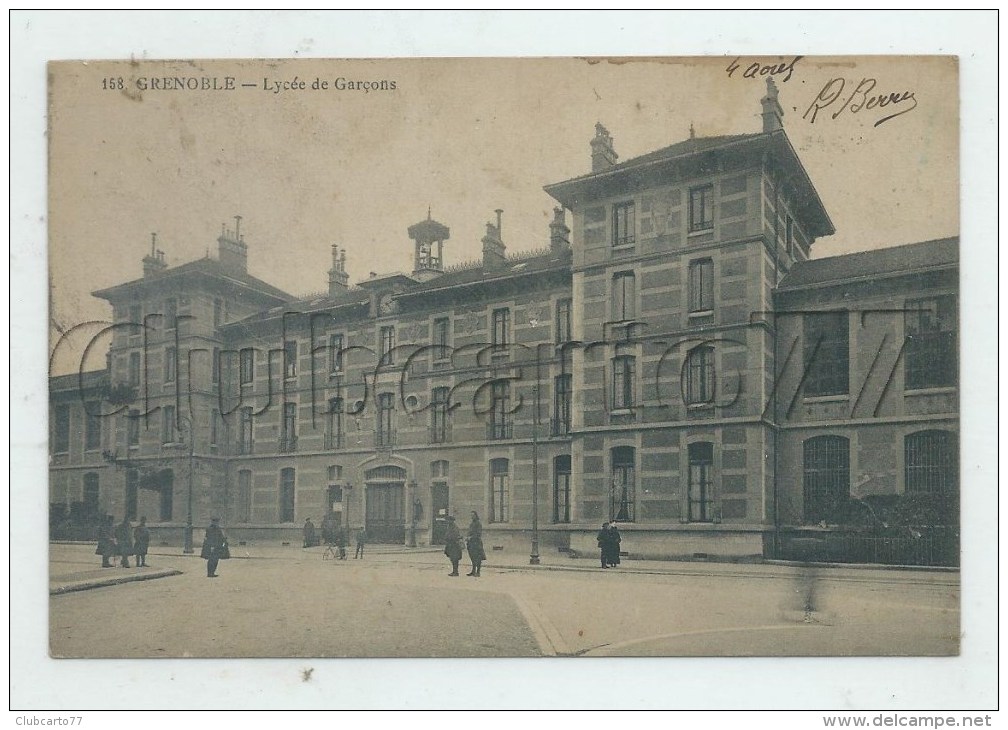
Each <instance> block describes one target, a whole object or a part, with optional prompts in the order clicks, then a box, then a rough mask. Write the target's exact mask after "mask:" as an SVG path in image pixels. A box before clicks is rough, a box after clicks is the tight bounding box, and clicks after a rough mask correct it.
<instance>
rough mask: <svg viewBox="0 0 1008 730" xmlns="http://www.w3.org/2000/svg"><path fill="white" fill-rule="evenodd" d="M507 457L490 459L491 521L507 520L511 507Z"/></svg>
mask: <svg viewBox="0 0 1008 730" xmlns="http://www.w3.org/2000/svg"><path fill="white" fill-rule="evenodd" d="M508 470H509V464H508V460H507V459H491V460H490V521H491V522H507V521H508V518H509V509H510V503H509V500H510V494H509V493H510V484H509V481H510V476H509V474H508Z"/></svg>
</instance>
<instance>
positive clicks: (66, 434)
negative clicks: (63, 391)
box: [53, 406, 70, 454]
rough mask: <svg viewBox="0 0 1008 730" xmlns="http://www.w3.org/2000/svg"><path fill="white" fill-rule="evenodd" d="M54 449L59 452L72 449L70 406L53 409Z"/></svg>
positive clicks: (66, 451)
mask: <svg viewBox="0 0 1008 730" xmlns="http://www.w3.org/2000/svg"><path fill="white" fill-rule="evenodd" d="M53 451H54V452H56V453H57V454H66V453H69V451H70V406H56V407H55V408H54V409H53Z"/></svg>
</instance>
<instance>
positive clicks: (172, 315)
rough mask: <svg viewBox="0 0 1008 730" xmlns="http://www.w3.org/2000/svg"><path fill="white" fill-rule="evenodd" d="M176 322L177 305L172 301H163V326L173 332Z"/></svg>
mask: <svg viewBox="0 0 1008 730" xmlns="http://www.w3.org/2000/svg"><path fill="white" fill-rule="evenodd" d="M177 321H178V303H177V302H176V301H175V300H174V299H168V300H167V301H165V306H164V326H165V329H166V330H174V329H175V327H176V326H177V325H176V322H177Z"/></svg>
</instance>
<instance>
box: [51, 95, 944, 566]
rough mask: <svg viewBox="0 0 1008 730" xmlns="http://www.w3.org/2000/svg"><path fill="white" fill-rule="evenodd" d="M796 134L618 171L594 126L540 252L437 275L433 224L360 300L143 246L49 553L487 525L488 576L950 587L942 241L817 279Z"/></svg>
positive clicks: (61, 494)
mask: <svg viewBox="0 0 1008 730" xmlns="http://www.w3.org/2000/svg"><path fill="white" fill-rule="evenodd" d="M782 117H783V112H782V111H781V107H780V105H779V104H778V101H777V95H776V89H775V88H773V86H772V84H769V85H768V89H767V94H766V96H765V97H764V98H763V99H762V129H760V130H758V131H753V132H749V133H742V134H736V135H730V136H718V137H694V136H693V135H692V134H691V135H690V137H689V138H688V139H685V140H683V141H680V142H677V143H675V144H672V145H670V146H668V147H665V148H663V149H659V150H655V151H653V152H651V153H648V154H645V155H643V156H640V157H636V158H633V159H628V160H624V161H620V160H619V159H618V156H617V153H616V151H615V145H614V141H613V139H612V137H611V136H610V134H609V132H608V131H607V130H606V129H605V127H603V126H602V125H596V128H595V135H594V138H592V139H591V140H590V145H589V150H586V163H587V162H588V161H589V159H588V154H587V153H588V152H589V151H590V169H589V170H588V171H587V172H585V174H583V175H581V176H578V177H575V178H572V179H569V180H564V181H562V182H557V183H554V184H550V185H546V187H545V190H546V192H547V193H548V194H549V195H551V196H552V197H553V198H554V199H555V200H556V204H557V206H556V208H555V215H554V219H553V221H552V223H550V225H549V230H548V231H545V230H544V231H543V238H542V241H541V243H540V242H537V241H521V242H513V243H512V242H508V244H507V245H506V244H505V241H507V239H508V237H507V234H506V221H505V220H504V219H503V218H502V215H501V211H497V212H496V215H490V216H489V217H491V221H490V222H489V223H488V224H487V226H486V235H485V236H484V237H483V239H482V257H481V258H480V259H479V260H478V261H474V262H471V263H468V264H461V265H455V266H452V267H445V265H444V248H445V246H449V245H451V240H450V229H449V228H448V226H446V225H444V224H442V223H440V222H438V221H437V220H434V218H433V217H432V216H431V214H430V213H428V215H427V216H426V218H425V219H423V220H420V221H419V222H418V223H416V224H415V225H413V226H411V227H410V228H409V229H408V231H407V232H406V233H407V235H408V240H409V242H410V244H408V245H411V246H412V250H413V254H414V257H413V260H414V266H413V270H412V271H411V272H409V273H386V274H372V275H371V276H370V277H369V278H366V279H364V280H361V281H357V282H355V283H353V284H351V282H350V280H349V275H348V273H347V271H346V270H345V252H344V251H341V250H340V249H339V248H337V247H335V246H334V247H333V248H332V268H331V269H330V270H329V272H328V291H327V292H326V293H324V294H320V295H318V296H315V297H310V298H296V297H294V296H291V295H289V294H287V293H285V292H283V291H280V290H279V289H277V288H276V287H274V286H272V285H270V284H268V283H266V282H264V281H262V280H260V279H258V278H256V277H254V276H252V275H250V274H249V273H248V267H247V258H248V256H249V252H250V248H251V249H253V250H252V253H253V255H254V245H252V246H250V245H249V244H246V242H245V237H244V234H243V233H242V231H241V219H240V218H236V220H235V224H234V227H233V228H232V229H228V228H224V229H222V231H221V233H220V236H219V237H218V239H217V255H216V256H214V257H211V256H208V257H206V258H203V259H200V260H197V261H191V262H188V263H184V264H181V265H178V266H172V267H169V266H167V264H166V260H165V255H164V253H163V252H162V251H160V250H158V248H157V243H156V241H155V242H152V244H151V246H150V251H149V253H148V254H147V255H146V256H145V257H144V258H143V261H142V266H143V276H142V277H140V278H137V279H135V280H132V281H128V282H124V283H121V284H119V285H116V286H112V287H110V288H107V289H103V290H101V291H97V292H95V296H97V297H100V298H102V299H104V300H106V301H107V302H108V303H109V305H110V307H111V310H112V313H113V322H114V325H113V327H112V329H111V332H112V340H111V347H110V349H109V352H108V355H107V368H106V369H105V370H102V371H91V372H84V373H80V374H73V375H66V376H58V377H53V378H52V379H51V382H50V412H49V418H50V423H51V441H50V452H51V465H50V506H51V523H52V526H53V528H52V529H53V534H54V535H57V534H69V532H72V531H73V529H77V528H80V529H85V531H86V528H87V526H88V525H91V524H93V523H94V520H95V519H96V516H97V515H100V514H106V513H107V514H112V515H114V516H115V518H116V519H117V520H119V519H121V518H122V516H123V515H124V514H125V515H128V516H129V517H130V518H131V519H134V520H136V519H138V518H139V517H140V516H146V517H147V521H148V523H149V524H150V525H151V527H152V532H153V533H154V543H155V544H157V543H158V542H163V543H166V544H172V545H175V544H180V543H181V540H182V536H183V532H184V528H185V526H186V524H194V525H196V527H197V529H199V528H201V527H202V526H204V525H205V524H206V523H207V521H208V520H209V518H210V517H211V516H212V515H213V516H219V517H220V518H221V519H222V521H223V523H224V525H225V527H226V529H227V531H228V532H229V534H230V535H231V536H232V539H233V540H234V541H238V540H248V541H253V542H255V541H261V542H275V543H280V542H296V541H299V540H300V528H301V527H302V525H303V524H304V521H305V519H307V518H311V519H312V521H313V522H314V523H315V524H316V525H318V524H319V522H320V521H321V519H322V518H323V517H324V516H325V515H326V514H327V513H330V512H335V513H337V515H338V517H339V519H340V520H342V522H343V524H344V525H347V526H349V527H351V528H356V527H359V526H364V527H366V529H367V531H368V534H369V539H370V540H371V541H373V542H388V543H398V544H408V545H413V544H416V545H426V544H437V543H439V542H441V541H443V536H444V529H445V524H446V519H445V518H446V517H447V516H448V515H449V514H453V515H457V516H458V518H459V519H460V521H462V522H466V521H468V515H469V512H470V511H471V510H475V511H476V512H478V513H479V514H480V516H481V517H482V519H483V521H484V524H485V537H486V540H485V541H486V543H487V546H488V548H489V547H496V548H500V549H503V550H506V551H527V550H529V549H530V544H531V538H532V537H533V531H535V534H536V536H537V537H538V543H539V546H540V549H541V550H542V551H544V552H545V551H552V552H555V551H557V550H562V551H573V552H575V553H582V554H583V553H585V552H589V551H593V550H594V549H595V536H596V532H597V531H598V529H599V526H600V525H601V523H602V522H603V521H609V520H615V521H616V522H617V523H618V524H619V526H620V529H621V532H622V534H623V548H624V550H625V551H626V552H628V553H629V554H630V555H636V556H641V557H648V556H654V557H658V556H663V557H709V558H732V559H738V558H758V557H759V556H776V557H781V556H783V557H787V556H788V555H789V554H797V553H796V552H795V551H796V550H797V551H798V552H800V550H799V548H800V547H801V545H803V544H804V545H806V546H807V545H808V544H813V545H816V546H818V548H819V549H820V550H825V551H826V552H830V551H831V550H832V551H834V552H836V555H833V556H832V557H836V558H837V559H864V560H870V561H879V562H894V561H895V562H931V563H942V562H944V563H949V562H955V560H956V559H957V555H956V554H955V550H956V548H955V544H954V541H953V543H949V542H948V540H947V539H945V540H944V541H942V540H937V538H934V535H942V536H944V538H948V536H949V535H953V540H954V535H955V534H957V533H956V529H957V525H958V511H957V510H958V485H959V482H958V472H959V470H958V439H957V434H958V389H957V383H958V366H957V358H958V338H957V329H958V324H957V323H958V239H944V240H934V241H926V242H920V243H912V244H909V245H900V246H893V247H891V248H885V249H879V250H872V251H865V252H861V253H853V254H849V255H844V256H838V257H833V258H821V259H813V258H811V254H812V248H813V246H814V245H815V241H816V240H817V239H819V238H821V237H823V236H829V235H831V234H833V233H834V228H833V223H832V221H831V220H830V217H829V215H828V213H827V211H826V209H825V207H824V205H823V202H822V200H821V199H820V197H819V195H818V193H817V192H816V189H815V187H814V185H813V182H812V180H810V179H809V176H808V174H807V172H806V170H805V168H804V167H803V165H802V162H801V160H800V159H799V157H798V155H797V154H796V152H795V149H794V147H793V146H792V144H791V143H790V141H789V140H788V137H787V134H786V133H785V131H784V129H783V126H782ZM586 167H587V165H586ZM893 237H894V243H897V242H898V241H899V239H898V232H894V234H893ZM406 240H407V239H406V238H405V237H404V242H405V241H406ZM537 245H539V246H540V247H538V248H536V246H537ZM509 247H513V248H514V250H515V251H516V252H513V251H510V250H509ZM305 276H306V278H308V279H310V278H312V277H313V276H317V278H318V279H319V281H320V284H321V283H322V282H324V280H325V279H324V277H325V273H324V272H318V273H317V274H312V272H305ZM61 531H62V532H61ZM68 531H69V532H68ZM841 538H842V539H841ZM944 538H943V539H944ZM831 540H832V542H831ZM871 540H874V541H875V542H871ZM886 540H888V541H889V542H888V543H887V542H886ZM914 540H917V542H916V543H914V542H913V541H914ZM928 540H931V542H928ZM936 540H937V542H936ZM901 541H902V542H901ZM926 542H927V543H928V546H927V549H926V550H925V552H926V554H924V553H922V552H921V549H919V546H920V545H923V544H924V543H926ZM831 545H832V546H833V547H829V546H831ZM837 545H839V546H840V547H836V546H837ZM887 545H888V547H886V546H887ZM908 545H910V547H907V546H908ZM950 545H951V547H950ZM796 546H797V547H796ZM824 546H825V547H824ZM886 550H888V551H889V553H885V551H886ZM789 551H790V552H789ZM823 556H825V557H830V556H829V555H825V553H822V554H821V555H819V557H823Z"/></svg>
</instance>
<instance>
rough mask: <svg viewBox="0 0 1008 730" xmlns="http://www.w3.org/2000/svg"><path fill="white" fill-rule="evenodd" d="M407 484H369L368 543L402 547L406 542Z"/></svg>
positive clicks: (366, 512)
mask: <svg viewBox="0 0 1008 730" xmlns="http://www.w3.org/2000/svg"><path fill="white" fill-rule="evenodd" d="M405 493H406V484H405V482H399V481H396V482H369V483H368V485H367V496H366V498H365V501H366V507H365V510H366V511H365V520H364V524H365V526H366V528H367V534H368V541H369V542H376V543H388V544H396V545H402V544H403V543H404V542H405V541H406V517H405V515H406V510H405V504H406V502H405Z"/></svg>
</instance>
